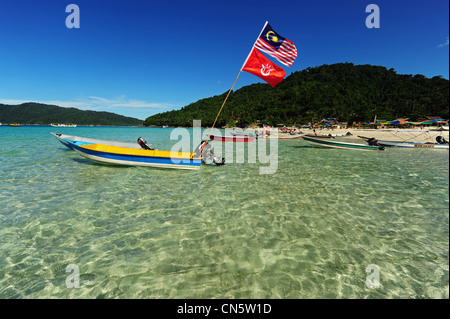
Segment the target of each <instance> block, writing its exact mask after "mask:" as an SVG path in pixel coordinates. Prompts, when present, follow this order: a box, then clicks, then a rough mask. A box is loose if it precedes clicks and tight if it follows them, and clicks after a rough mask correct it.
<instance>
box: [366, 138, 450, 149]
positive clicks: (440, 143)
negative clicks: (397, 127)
mask: <svg viewBox="0 0 450 319" xmlns="http://www.w3.org/2000/svg"><path fill="white" fill-rule="evenodd" d="M358 137H360V138H362V139H364V140H366V142H367V143H368V144H369V145H380V146H385V147H401V148H415V149H429V150H431V149H444V150H448V149H449V147H448V146H449V145H448V142H447V141H446V140H445V139H444V138H443V137H442V136H437V137H436V142H437V143H422V142H406V141H387V140H377V139H375V138H368V137H364V136H358Z"/></svg>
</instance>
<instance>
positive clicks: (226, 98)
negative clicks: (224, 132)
mask: <svg viewBox="0 0 450 319" xmlns="http://www.w3.org/2000/svg"><path fill="white" fill-rule="evenodd" d="M268 23H269V22H268V21H266V23H265V24H264V26H263V28H262V29H261V32H260V33H259V35H258V37H257V38H256V40H255V42H254V43H253V46H252V49H251V50H250V53H249V54H248V56H247V58H246V59H245V61H244V64H242V67H241V69H240V70H239V73H238V75H237V76H236V79H235V80H234V82H233V85H232V86H231V88H230V90H229V91H228V94H227V96H226V97H225V100H224V101H223V103H222V106H221V107H220V110H219V113H217V116H216V119H215V120H214V123H213V125H212V126H211V129H210V130H209V134H208V138H207V139H206V141H209V138H210V137H211V132H212V130H213V128H214V126H215V125H216V122H217V119H218V118H219V115H220V113H221V112H222V109H223V107H224V105H225V103H226V102H227V100H228V96H230V93H231V91H232V90H233V87H234V85H235V84H236V81H237V79H238V78H239V75H240V74H241V72H242V69H243V68H244V66H245V64H246V63H247V61H248V59H249V58H250V55H251V54H252V52H253V48H254V47H255V44H256V42H257V41H258V39H259V37H260V36H261V34H262V32H263V31H264V29H265V28H266V26H267V24H268ZM202 151H203V149H202Z"/></svg>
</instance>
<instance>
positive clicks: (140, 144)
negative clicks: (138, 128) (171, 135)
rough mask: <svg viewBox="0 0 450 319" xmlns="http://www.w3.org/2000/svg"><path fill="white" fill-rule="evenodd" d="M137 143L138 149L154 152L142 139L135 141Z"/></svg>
mask: <svg viewBox="0 0 450 319" xmlns="http://www.w3.org/2000/svg"><path fill="white" fill-rule="evenodd" d="M137 142H138V144H139V146H140V147H142V148H143V149H144V150H154V148H153V147H152V146H151V145H148V144H147V141H146V140H144V139H143V138H142V137H139V138H138V139H137Z"/></svg>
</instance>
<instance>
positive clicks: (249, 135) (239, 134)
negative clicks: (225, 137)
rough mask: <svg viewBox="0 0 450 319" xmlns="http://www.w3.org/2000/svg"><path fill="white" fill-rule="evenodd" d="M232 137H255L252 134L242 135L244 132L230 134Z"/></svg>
mask: <svg viewBox="0 0 450 319" xmlns="http://www.w3.org/2000/svg"><path fill="white" fill-rule="evenodd" d="M230 134H231V135H233V136H248V137H255V134H253V133H244V132H230Z"/></svg>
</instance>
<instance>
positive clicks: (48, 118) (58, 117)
mask: <svg viewBox="0 0 450 319" xmlns="http://www.w3.org/2000/svg"><path fill="white" fill-rule="evenodd" d="M0 122H2V123H20V124H51V123H62V124H70V123H73V124H77V125H111V126H138V125H142V120H139V119H136V118H132V117H126V116H122V115H118V114H115V113H110V112H97V111H83V110H79V109H76V108H67V107H60V106H56V105H47V104H40V103H23V104H20V105H5V104H0Z"/></svg>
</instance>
